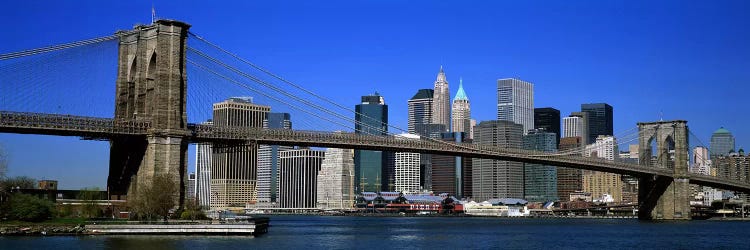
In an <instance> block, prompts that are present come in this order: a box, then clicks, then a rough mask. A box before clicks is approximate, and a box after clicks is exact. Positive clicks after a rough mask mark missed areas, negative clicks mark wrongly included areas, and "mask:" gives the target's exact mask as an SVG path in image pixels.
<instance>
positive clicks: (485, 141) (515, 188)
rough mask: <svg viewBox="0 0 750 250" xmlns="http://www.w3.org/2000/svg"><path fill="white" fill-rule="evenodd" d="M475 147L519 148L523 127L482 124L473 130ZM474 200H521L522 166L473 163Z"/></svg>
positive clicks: (503, 123) (501, 123) (497, 162)
mask: <svg viewBox="0 0 750 250" xmlns="http://www.w3.org/2000/svg"><path fill="white" fill-rule="evenodd" d="M474 132H475V134H474V136H475V137H474V143H475V144H479V145H488V146H498V147H503V148H521V144H522V143H521V140H522V139H521V138H522V137H523V125H521V124H517V123H514V122H510V121H497V120H492V121H483V122H480V123H479V125H477V126H476V128H475V131H474ZM472 164H473V166H472V173H471V174H472V185H473V186H472V192H473V193H474V200H488V199H492V198H521V197H523V164H522V163H520V162H510V161H498V160H491V159H473V160H472Z"/></svg>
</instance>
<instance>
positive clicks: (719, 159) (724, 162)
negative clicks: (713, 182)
mask: <svg viewBox="0 0 750 250" xmlns="http://www.w3.org/2000/svg"><path fill="white" fill-rule="evenodd" d="M744 153H745V152H744V150H742V149H740V151H739V152H737V153H731V154H729V155H726V156H723V155H722V156H716V157H714V158H712V160H711V164H712V168H716V171H717V177H719V178H722V179H727V180H732V181H739V182H747V181H749V180H750V155H745V154H744Z"/></svg>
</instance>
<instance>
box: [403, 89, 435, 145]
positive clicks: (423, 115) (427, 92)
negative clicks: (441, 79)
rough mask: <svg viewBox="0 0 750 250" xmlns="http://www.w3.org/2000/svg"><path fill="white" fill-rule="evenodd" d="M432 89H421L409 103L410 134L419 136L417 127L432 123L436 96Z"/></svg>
mask: <svg viewBox="0 0 750 250" xmlns="http://www.w3.org/2000/svg"><path fill="white" fill-rule="evenodd" d="M434 92H435V91H434V90H432V89H420V90H418V91H417V93H416V94H414V96H412V97H411V99H409V101H407V106H408V111H407V113H408V116H409V120H408V121H407V122H408V132H409V133H411V134H417V130H416V128H415V126H416V125H417V124H430V123H432V104H433V98H432V95H433V94H434Z"/></svg>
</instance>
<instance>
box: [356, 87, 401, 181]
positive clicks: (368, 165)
mask: <svg viewBox="0 0 750 250" xmlns="http://www.w3.org/2000/svg"><path fill="white" fill-rule="evenodd" d="M354 109H355V111H356V113H355V115H354V119H355V120H356V121H357V123H356V124H355V125H354V129H355V130H354V133H357V134H368V135H387V134H388V105H386V104H385V99H384V98H383V97H382V96H380V94H378V93H377V92H376V93H375V94H372V95H368V96H362V103H360V104H357V105H356V106H355V107H354ZM388 165H391V166H392V165H393V164H387V152H383V151H372V150H355V151H354V173H355V178H354V182H355V187H354V188H355V189H356V190H357V192H356V193H361V192H364V191H368V192H372V191H381V190H383V188H388V181H389V180H388V177H387V175H389V174H390V172H392V171H390V172H389V170H388V169H387V167H388Z"/></svg>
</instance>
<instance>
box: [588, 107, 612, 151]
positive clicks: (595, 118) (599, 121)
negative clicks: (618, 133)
mask: <svg viewBox="0 0 750 250" xmlns="http://www.w3.org/2000/svg"><path fill="white" fill-rule="evenodd" d="M581 112H584V113H586V114H588V136H589V137H588V139H587V141H586V142H587V143H593V142H594V141H596V138H597V137H598V136H600V135H612V136H613V135H614V122H613V121H614V116H613V112H612V106H610V105H609V104H606V103H589V104H581Z"/></svg>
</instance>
